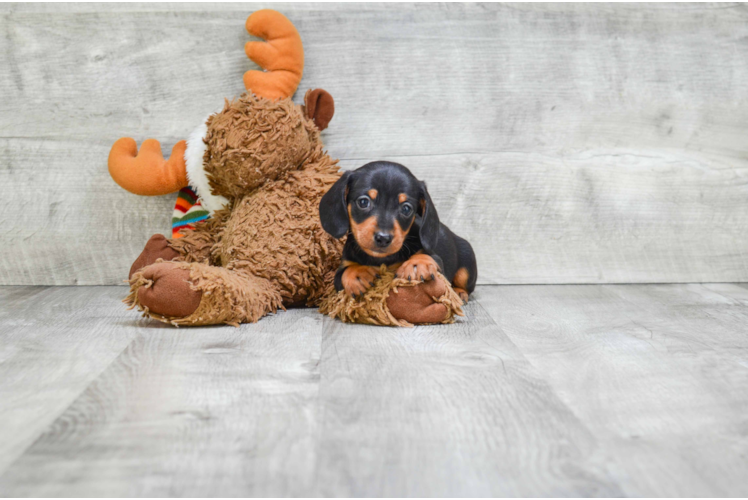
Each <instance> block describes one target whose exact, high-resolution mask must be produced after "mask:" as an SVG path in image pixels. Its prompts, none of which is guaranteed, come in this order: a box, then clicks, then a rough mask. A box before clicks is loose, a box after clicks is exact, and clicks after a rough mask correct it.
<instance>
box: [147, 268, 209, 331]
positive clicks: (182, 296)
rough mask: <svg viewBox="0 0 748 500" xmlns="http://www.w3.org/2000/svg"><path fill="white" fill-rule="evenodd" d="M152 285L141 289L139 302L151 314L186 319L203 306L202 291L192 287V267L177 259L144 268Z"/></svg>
mask: <svg viewBox="0 0 748 500" xmlns="http://www.w3.org/2000/svg"><path fill="white" fill-rule="evenodd" d="M142 273H143V277H144V278H146V279H147V280H149V281H151V282H152V283H151V285H150V286H143V287H141V288H140V289H139V290H138V301H139V302H140V304H141V305H143V306H145V307H147V308H148V310H149V311H150V312H152V313H156V314H160V315H162V316H168V317H170V318H186V317H187V316H189V315H190V314H192V313H193V312H195V310H196V309H197V308H198V306H199V305H200V300H201V299H202V297H203V294H202V292H200V291H197V290H193V289H192V284H191V283H190V271H189V269H180V268H179V267H178V264H177V263H174V262H159V263H158V264H151V265H150V266H148V267H145V268H143V269H142Z"/></svg>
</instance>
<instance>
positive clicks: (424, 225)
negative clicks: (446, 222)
mask: <svg viewBox="0 0 748 500" xmlns="http://www.w3.org/2000/svg"><path fill="white" fill-rule="evenodd" d="M419 203H420V206H419V207H418V210H419V215H420V216H421V230H420V233H419V237H420V239H421V246H422V247H423V249H424V250H426V251H427V252H433V251H435V250H436V244H437V242H438V241H439V227H440V223H439V215H438V214H437V213H436V208H434V202H433V201H431V196H429V191H428V189H426V183H425V182H421V199H420V200H419Z"/></svg>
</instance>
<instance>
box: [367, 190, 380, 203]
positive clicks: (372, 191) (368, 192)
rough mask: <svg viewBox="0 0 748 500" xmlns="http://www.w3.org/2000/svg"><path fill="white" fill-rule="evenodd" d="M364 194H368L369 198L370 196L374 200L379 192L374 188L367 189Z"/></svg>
mask: <svg viewBox="0 0 748 500" xmlns="http://www.w3.org/2000/svg"><path fill="white" fill-rule="evenodd" d="M366 194H368V195H369V198H371V199H372V200H376V199H377V195H378V194H379V191H377V190H376V189H369V191H367V193H366Z"/></svg>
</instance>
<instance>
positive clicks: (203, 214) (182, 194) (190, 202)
mask: <svg viewBox="0 0 748 500" xmlns="http://www.w3.org/2000/svg"><path fill="white" fill-rule="evenodd" d="M208 217H210V212H208V211H207V210H205V208H203V206H202V205H201V204H200V200H199V199H198V198H197V195H196V194H195V190H194V189H192V187H190V186H187V187H186V188H182V189H181V190H180V191H179V195H178V196H177V203H176V204H175V205H174V214H173V215H172V217H171V237H172V238H181V237H182V236H184V233H183V231H184V230H189V229H195V224H197V223H198V222H200V221H201V220H205V219H207V218H208Z"/></svg>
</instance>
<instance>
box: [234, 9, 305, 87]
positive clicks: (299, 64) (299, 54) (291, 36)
mask: <svg viewBox="0 0 748 500" xmlns="http://www.w3.org/2000/svg"><path fill="white" fill-rule="evenodd" d="M247 31H248V32H249V34H250V35H254V36H257V37H260V38H264V39H265V40H266V41H265V42H247V44H246V45H245V46H244V51H245V52H246V53H247V57H249V58H250V59H252V60H253V61H254V62H255V63H257V64H258V65H260V66H262V67H263V68H264V69H265V70H266V71H265V72H262V71H256V70H251V71H247V72H246V73H244V86H245V87H246V88H247V90H248V91H250V92H254V93H255V94H256V95H258V96H261V97H266V98H268V99H282V98H284V97H291V96H292V95H293V93H294V92H296V87H298V86H299V82H301V74H302V73H303V72H304V47H303V46H302V44H301V37H300V36H299V32H298V31H296V28H295V27H294V25H293V24H292V23H291V21H289V20H288V18H287V17H286V16H284V15H283V14H281V13H280V12H277V11H274V10H270V9H264V10H258V11H257V12H255V13H253V14H252V15H251V16H249V17H248V18H247Z"/></svg>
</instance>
